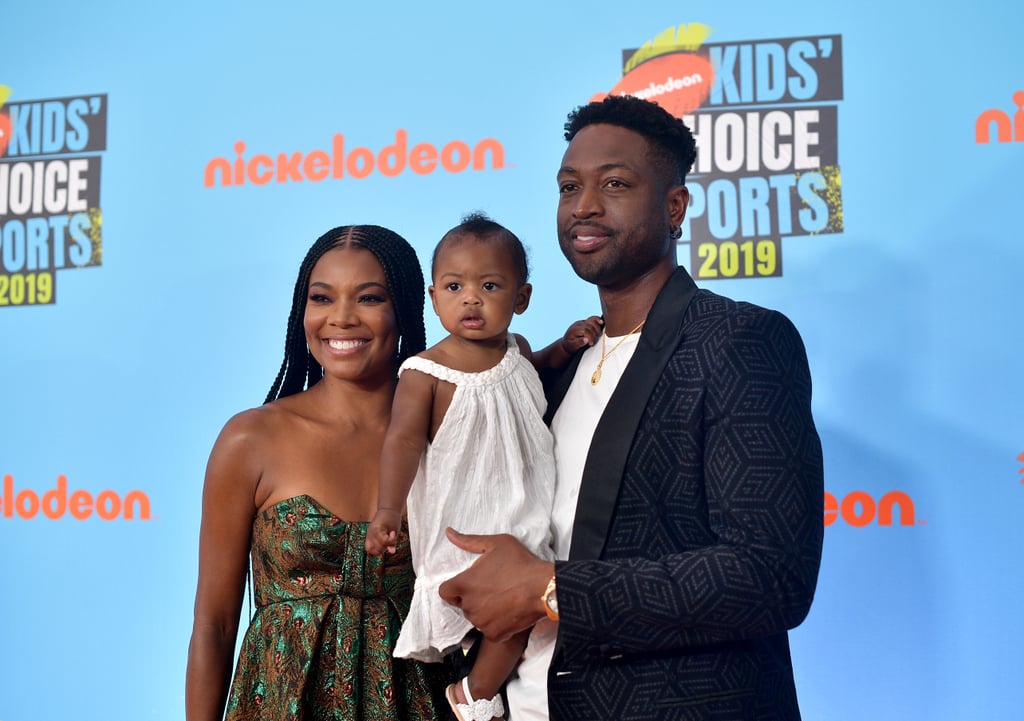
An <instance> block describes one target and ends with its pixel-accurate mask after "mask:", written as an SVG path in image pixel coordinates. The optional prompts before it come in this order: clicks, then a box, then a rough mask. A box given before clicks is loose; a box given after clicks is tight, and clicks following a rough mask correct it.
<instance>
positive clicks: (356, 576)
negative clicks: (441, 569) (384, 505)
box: [225, 495, 454, 721]
mask: <svg viewBox="0 0 1024 721" xmlns="http://www.w3.org/2000/svg"><path fill="white" fill-rule="evenodd" d="M367 525H368V524H367V523H365V522H346V521H343V520H341V519H340V518H338V517H337V516H335V515H333V514H332V513H331V512H330V511H329V510H328V509H326V508H324V507H323V506H321V505H320V504H319V503H318V502H317V501H316V500H315V499H313V498H312V497H310V496H305V495H304V496H296V497H294V498H289V499H286V500H284V501H281V502H280V503H278V504H276V505H275V506H273V507H271V508H268V509H267V510H265V511H263V512H262V513H261V514H260V515H259V516H257V517H256V519H255V521H254V522H253V527H252V569H253V589H254V590H253V595H254V601H255V605H256V612H255V614H254V615H253V617H252V620H251V622H250V624H249V628H248V630H247V631H246V633H245V638H244V639H243V641H242V647H241V651H240V653H239V657H238V665H237V667H236V669H235V676H234V680H233V682H232V685H231V691H230V694H229V696H228V704H227V714H226V716H225V719H226V721H249V720H250V719H267V720H268V721H269V720H270V719H273V721H328V720H329V721H378V720H381V721H383V720H385V719H387V720H389V721H391V720H393V721H399V720H401V721H407V720H410V721H411V720H422V721H428V720H434V719H441V718H445V717H446V716H447V713H448V704H447V703H446V702H445V700H444V688H445V686H446V685H447V684H448V683H450V682H451V681H452V680H453V669H454V667H453V665H452V663H450V662H445V663H434V664H423V663H418V662H415V661H411V660H406V659H399V658H394V657H393V656H392V655H391V652H392V650H393V649H394V645H395V639H396V638H398V633H399V631H400V630H401V624H402V621H403V620H404V619H405V617H406V614H407V613H408V611H409V602H410V600H411V598H412V593H413V585H414V582H415V578H414V575H413V569H412V559H411V555H410V551H409V536H408V532H407V529H405V528H403V531H402V534H401V535H400V536H399V539H398V549H397V552H396V553H394V554H388V555H386V556H384V557H382V558H375V557H373V556H370V555H368V554H367V553H366V551H365V549H364V546H363V544H364V541H365V538H366V528H367Z"/></svg>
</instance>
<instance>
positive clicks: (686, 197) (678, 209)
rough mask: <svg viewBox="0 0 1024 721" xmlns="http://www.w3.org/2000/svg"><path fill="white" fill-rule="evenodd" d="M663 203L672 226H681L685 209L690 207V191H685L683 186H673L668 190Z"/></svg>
mask: <svg viewBox="0 0 1024 721" xmlns="http://www.w3.org/2000/svg"><path fill="white" fill-rule="evenodd" d="M665 201H666V205H667V206H668V216H669V218H671V220H672V226H673V227H679V226H681V225H682V224H683V218H685V217H686V209H687V208H689V207H690V191H689V190H687V189H686V186H685V185H674V186H672V187H671V188H669V189H668V195H667V197H666V198H665Z"/></svg>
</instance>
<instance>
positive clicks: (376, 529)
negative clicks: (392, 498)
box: [366, 508, 402, 556]
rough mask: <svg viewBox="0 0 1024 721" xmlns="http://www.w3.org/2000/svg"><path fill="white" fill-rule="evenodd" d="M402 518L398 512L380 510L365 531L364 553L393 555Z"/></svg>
mask: <svg viewBox="0 0 1024 721" xmlns="http://www.w3.org/2000/svg"><path fill="white" fill-rule="evenodd" d="M401 524H402V516H401V514H399V512H398V511H392V510H390V509H387V508H380V509H378V510H377V513H376V514H375V515H374V516H373V520H372V521H370V525H369V527H367V529H366V552H367V553H369V554H370V555H371V556H380V555H383V554H384V552H385V551H386V552H388V553H394V552H395V550H396V549H397V547H398V545H397V539H398V528H399V526H400V525H401Z"/></svg>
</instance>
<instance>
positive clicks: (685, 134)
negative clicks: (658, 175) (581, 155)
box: [565, 95, 697, 185]
mask: <svg viewBox="0 0 1024 721" xmlns="http://www.w3.org/2000/svg"><path fill="white" fill-rule="evenodd" d="M596 123H605V124H607V125H617V126H619V127H620V128H626V129H627V130H632V131H633V132H635V133H639V134H640V135H642V136H644V138H646V139H647V144H648V146H649V147H650V154H651V156H652V159H653V160H654V161H655V162H656V163H657V164H658V165H660V166H661V167H662V168H663V170H664V172H665V174H666V176H667V177H666V180H667V181H668V182H669V183H671V184H672V185H682V184H683V183H685V182H686V174H687V173H688V172H690V168H691V167H692V166H693V161H694V159H695V158H696V157H697V144H696V142H695V141H694V139H693V133H692V132H690V129H689V128H688V127H686V124H685V123H684V122H683V121H682V120H680V119H679V118H677V117H674V116H673V115H672V114H671V113H669V112H668V111H667V110H665V109H664V108H662V107H661V106H660V105H658V104H657V103H652V102H650V101H648V100H642V99H640V98H637V97H635V96H633V95H609V96H607V97H606V98H605V99H604V100H601V101H599V102H593V103H588V104H587V105H581V106H579V107H578V108H576V109H575V110H573V111H572V112H571V113H569V119H568V121H567V122H566V123H565V139H566V140H568V141H572V139H573V138H574V137H576V133H578V132H580V130H582V129H583V128H585V127H587V126H588V125H594V124H596Z"/></svg>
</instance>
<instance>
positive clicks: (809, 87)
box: [592, 23, 843, 279]
mask: <svg viewBox="0 0 1024 721" xmlns="http://www.w3.org/2000/svg"><path fill="white" fill-rule="evenodd" d="M710 34H711V29H710V28H709V27H708V26H707V25H703V24H701V23H690V24H688V25H687V24H685V23H684V24H682V25H679V26H678V27H670V28H668V29H667V30H665V31H663V32H662V33H661V34H659V35H658V36H657V37H655V38H654V39H653V40H650V41H648V42H647V43H646V44H645V45H644V46H643V47H641V48H639V49H634V50H624V51H623V75H622V79H621V80H619V82H618V83H617V84H616V85H615V86H614V87H613V88H612V89H611V90H610V91H609V92H610V93H611V94H615V95H627V94H628V95H636V96H638V97H641V98H645V99H647V100H651V101H654V102H656V103H658V104H659V105H661V106H662V107H664V108H665V109H666V110H668V111H669V112H671V113H672V114H673V115H675V116H677V117H680V118H682V119H683V120H684V122H686V124H687V125H688V126H689V127H690V129H691V130H693V134H694V136H695V137H696V139H697V160H696V162H695V163H694V167H693V168H692V170H691V173H690V175H689V177H688V179H687V187H688V188H689V190H690V195H691V202H690V208H689V210H688V212H687V214H686V220H685V221H684V223H683V235H682V237H681V238H680V240H679V243H680V245H688V246H689V247H690V259H689V260H690V262H689V267H690V269H691V272H692V274H693V275H694V277H696V278H699V279H713V278H759V277H766V276H780V275H782V240H783V238H787V237H791V236H803V235H820V234H826V233H841V232H842V231H843V203H842V193H841V191H842V180H841V175H840V172H839V162H838V149H837V143H836V137H837V115H838V113H837V107H836V103H837V102H838V101H840V100H842V98H843V73H842V38H841V36H839V35H823V36H813V37H797V38H780V39H772V40H748V41H738V42H730V43H705V40H706V39H707V38H708V37H709V36H710ZM603 97H605V95H604V94H603V93H600V94H597V95H595V96H594V97H593V98H592V99H593V100H600V99H601V98H603Z"/></svg>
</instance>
